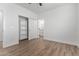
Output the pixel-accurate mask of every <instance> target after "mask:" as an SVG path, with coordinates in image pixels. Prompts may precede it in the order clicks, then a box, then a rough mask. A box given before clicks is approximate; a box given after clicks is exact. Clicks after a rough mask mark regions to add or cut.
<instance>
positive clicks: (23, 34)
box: [19, 16, 29, 41]
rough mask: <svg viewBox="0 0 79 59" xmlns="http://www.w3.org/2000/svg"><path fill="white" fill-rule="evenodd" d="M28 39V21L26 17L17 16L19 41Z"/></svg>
mask: <svg viewBox="0 0 79 59" xmlns="http://www.w3.org/2000/svg"><path fill="white" fill-rule="evenodd" d="M28 39H29V21H28V18H27V17H24V16H19V41H22V40H28Z"/></svg>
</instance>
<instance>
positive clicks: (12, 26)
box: [0, 4, 37, 47]
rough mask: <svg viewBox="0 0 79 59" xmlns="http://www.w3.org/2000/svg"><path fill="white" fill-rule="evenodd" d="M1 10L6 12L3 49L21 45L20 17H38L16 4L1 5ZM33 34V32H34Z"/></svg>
mask: <svg viewBox="0 0 79 59" xmlns="http://www.w3.org/2000/svg"><path fill="white" fill-rule="evenodd" d="M0 10H3V12H4V19H3V20H4V33H3V34H4V37H3V47H7V46H11V45H14V44H18V43H19V28H18V26H19V24H18V22H19V19H18V15H22V16H25V17H29V18H30V17H31V18H32V17H37V15H36V14H35V13H33V12H31V11H29V10H28V9H24V8H22V7H20V6H18V5H15V4H0ZM32 32H33V31H32Z"/></svg>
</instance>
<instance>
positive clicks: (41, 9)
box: [17, 3, 67, 13]
mask: <svg viewBox="0 0 79 59" xmlns="http://www.w3.org/2000/svg"><path fill="white" fill-rule="evenodd" d="M17 4H18V5H20V6H22V7H25V8H27V9H29V10H31V11H33V12H35V13H42V12H46V11H48V10H51V9H54V8H56V7H59V6H62V5H66V4H67V3H43V6H39V4H38V3H32V4H28V3H17Z"/></svg>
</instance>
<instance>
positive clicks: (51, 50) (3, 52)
mask: <svg viewBox="0 0 79 59" xmlns="http://www.w3.org/2000/svg"><path fill="white" fill-rule="evenodd" d="M0 56H79V48H77V47H76V46H73V45H68V44H63V43H58V42H55V41H48V40H41V41H40V40H39V39H32V40H24V41H20V44H18V45H14V46H11V47H8V48H1V46H0Z"/></svg>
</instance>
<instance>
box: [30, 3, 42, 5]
mask: <svg viewBox="0 0 79 59" xmlns="http://www.w3.org/2000/svg"><path fill="white" fill-rule="evenodd" d="M28 4H33V3H28ZM38 5H39V6H43V3H38Z"/></svg>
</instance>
